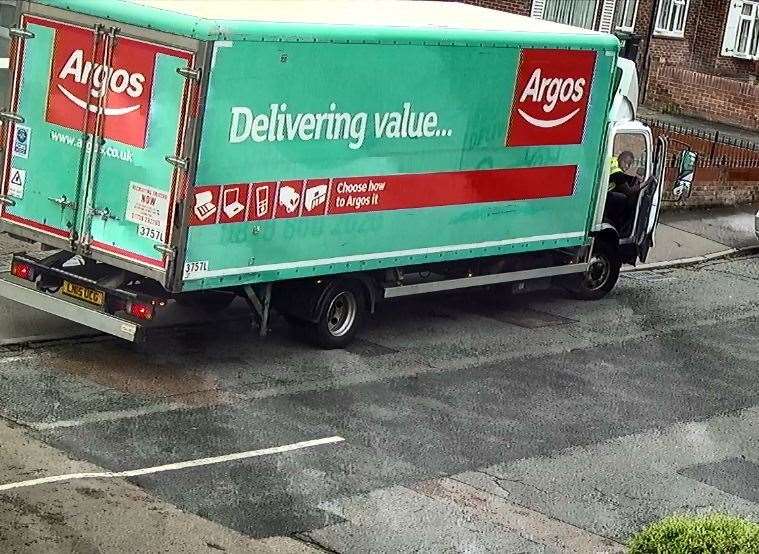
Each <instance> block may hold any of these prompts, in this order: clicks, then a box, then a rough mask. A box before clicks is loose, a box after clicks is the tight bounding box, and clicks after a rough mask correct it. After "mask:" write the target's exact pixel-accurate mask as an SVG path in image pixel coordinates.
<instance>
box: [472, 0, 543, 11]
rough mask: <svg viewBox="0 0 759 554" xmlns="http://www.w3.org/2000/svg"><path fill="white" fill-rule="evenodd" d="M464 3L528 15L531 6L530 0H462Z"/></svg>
mask: <svg viewBox="0 0 759 554" xmlns="http://www.w3.org/2000/svg"><path fill="white" fill-rule="evenodd" d="M463 1H464V2H465V3H466V4H474V5H475V6H481V7H483V8H490V9H491V10H501V11H504V12H511V13H516V14H519V15H530V9H531V8H532V1H531V0H463Z"/></svg>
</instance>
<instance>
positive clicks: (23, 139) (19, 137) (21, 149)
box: [13, 125, 32, 158]
mask: <svg viewBox="0 0 759 554" xmlns="http://www.w3.org/2000/svg"><path fill="white" fill-rule="evenodd" d="M31 141H32V129H31V128H30V127H27V126H25V125H16V127H15V128H14V131H13V155H14V156H18V157H19V158H28V157H29V144H30V143H31Z"/></svg>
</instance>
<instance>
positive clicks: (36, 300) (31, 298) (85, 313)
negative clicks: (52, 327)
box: [0, 272, 144, 342]
mask: <svg viewBox="0 0 759 554" xmlns="http://www.w3.org/2000/svg"><path fill="white" fill-rule="evenodd" d="M33 287H34V285H32V286H25V285H24V284H20V283H18V282H16V280H15V279H14V278H13V277H11V276H10V275H9V274H8V273H7V272H5V273H0V296H2V297H4V298H7V299H9V300H13V301H14V302H18V303H19V304H23V305H25V306H29V307H30V308H34V309H36V310H40V311H43V312H46V313H49V314H52V315H55V316H58V317H61V318H63V319H68V320H69V321H74V322H76V323H81V324H82V325H86V326H87V327H91V328H93V329H97V330H98V331H102V332H104V333H108V334H109V335H113V336H116V337H119V338H122V339H125V340H128V341H131V342H140V341H142V340H143V335H144V327H143V326H142V325H140V324H139V323H135V322H134V321H128V320H126V319H121V318H118V317H116V316H112V315H110V314H106V313H103V312H100V311H98V310H96V309H93V308H88V307H86V306H83V305H79V304H76V303H74V302H69V301H68V300H65V299H63V298H59V297H57V296H53V295H51V294H48V293H45V292H41V291H39V290H37V289H36V288H33Z"/></svg>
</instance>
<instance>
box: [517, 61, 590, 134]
mask: <svg viewBox="0 0 759 554" xmlns="http://www.w3.org/2000/svg"><path fill="white" fill-rule="evenodd" d="M595 65H596V52H594V51H590V50H574V51H573V50H522V55H521V59H520V62H519V72H518V73H517V79H516V87H515V89H514V101H513V104H512V108H511V117H510V118H509V128H508V133H507V135H506V142H505V145H506V146H553V145H562V144H580V143H581V142H582V136H583V131H584V129H585V118H586V115H587V111H588V99H589V97H590V90H591V86H592V83H593V70H594V68H595Z"/></svg>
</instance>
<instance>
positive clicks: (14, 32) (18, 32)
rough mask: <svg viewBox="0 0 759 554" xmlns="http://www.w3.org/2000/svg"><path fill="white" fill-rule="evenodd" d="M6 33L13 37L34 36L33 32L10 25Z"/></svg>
mask: <svg viewBox="0 0 759 554" xmlns="http://www.w3.org/2000/svg"><path fill="white" fill-rule="evenodd" d="M8 34H9V35H10V36H12V37H15V38H34V33H32V32H31V31H28V30H26V29H22V28H21V27H12V28H10V29H8Z"/></svg>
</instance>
